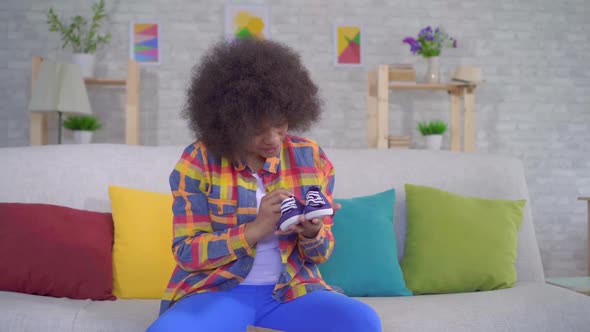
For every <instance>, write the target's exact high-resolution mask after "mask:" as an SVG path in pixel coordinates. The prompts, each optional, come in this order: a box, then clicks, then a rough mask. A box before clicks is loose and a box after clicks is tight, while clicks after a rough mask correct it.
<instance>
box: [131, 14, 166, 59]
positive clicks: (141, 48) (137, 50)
mask: <svg viewBox="0 0 590 332" xmlns="http://www.w3.org/2000/svg"><path fill="white" fill-rule="evenodd" d="M130 32H131V33H130V35H131V36H130V37H131V42H130V50H129V51H130V57H131V59H134V60H135V61H137V62H139V63H142V64H160V61H161V54H160V25H159V24H158V23H149V22H148V23H137V22H134V23H131V31H130Z"/></svg>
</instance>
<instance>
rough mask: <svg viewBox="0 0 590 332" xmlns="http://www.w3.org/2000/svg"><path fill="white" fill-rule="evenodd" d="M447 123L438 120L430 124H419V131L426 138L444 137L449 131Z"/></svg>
mask: <svg viewBox="0 0 590 332" xmlns="http://www.w3.org/2000/svg"><path fill="white" fill-rule="evenodd" d="M447 127H448V126H447V123H446V122H444V121H440V120H436V121H430V122H418V130H419V131H420V133H421V134H422V135H424V136H428V135H442V134H444V133H445V132H446V131H447Z"/></svg>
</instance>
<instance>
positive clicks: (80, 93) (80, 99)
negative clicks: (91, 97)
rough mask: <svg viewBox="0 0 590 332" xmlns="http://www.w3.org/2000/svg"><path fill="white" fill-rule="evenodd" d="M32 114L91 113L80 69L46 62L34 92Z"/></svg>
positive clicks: (40, 71) (70, 65)
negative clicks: (33, 112)
mask: <svg viewBox="0 0 590 332" xmlns="http://www.w3.org/2000/svg"><path fill="white" fill-rule="evenodd" d="M29 111H35V112H64V113H79V114H91V113H92V111H91V109H90V102H89V101H88V93H87V92H86V85H85V83H84V78H83V77H82V70H81V69H80V67H79V66H78V65H75V64H68V63H54V62H49V61H43V62H42V63H41V68H40V70H39V76H38V78H37V81H36V82H35V84H34V86H33V91H32V93H31V101H30V102H29Z"/></svg>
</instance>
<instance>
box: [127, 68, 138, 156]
mask: <svg viewBox="0 0 590 332" xmlns="http://www.w3.org/2000/svg"><path fill="white" fill-rule="evenodd" d="M126 88H127V97H126V99H127V100H126V102H125V144H130V145H139V65H138V64H137V62H136V61H134V60H129V62H128V64H127V84H126Z"/></svg>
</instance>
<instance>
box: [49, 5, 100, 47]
mask: <svg viewBox="0 0 590 332" xmlns="http://www.w3.org/2000/svg"><path fill="white" fill-rule="evenodd" d="M106 17H107V13H106V11H105V5H104V0H100V2H99V3H95V4H93V5H92V20H91V21H90V26H88V23H89V22H88V20H87V19H86V18H84V17H82V16H81V15H76V16H74V17H72V18H71V22H69V23H67V22H64V21H62V20H61V19H60V18H59V16H57V14H56V13H55V12H54V11H53V8H49V13H47V24H49V31H55V32H59V33H60V34H61V40H62V42H63V44H62V48H66V46H68V45H71V46H72V48H73V50H74V53H89V54H93V53H95V52H96V49H97V48H98V46H99V45H100V44H107V43H108V42H109V41H110V40H111V34H110V33H106V34H102V33H99V32H98V29H99V28H100V26H101V25H102V23H103V20H104V19H105V18H106Z"/></svg>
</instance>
